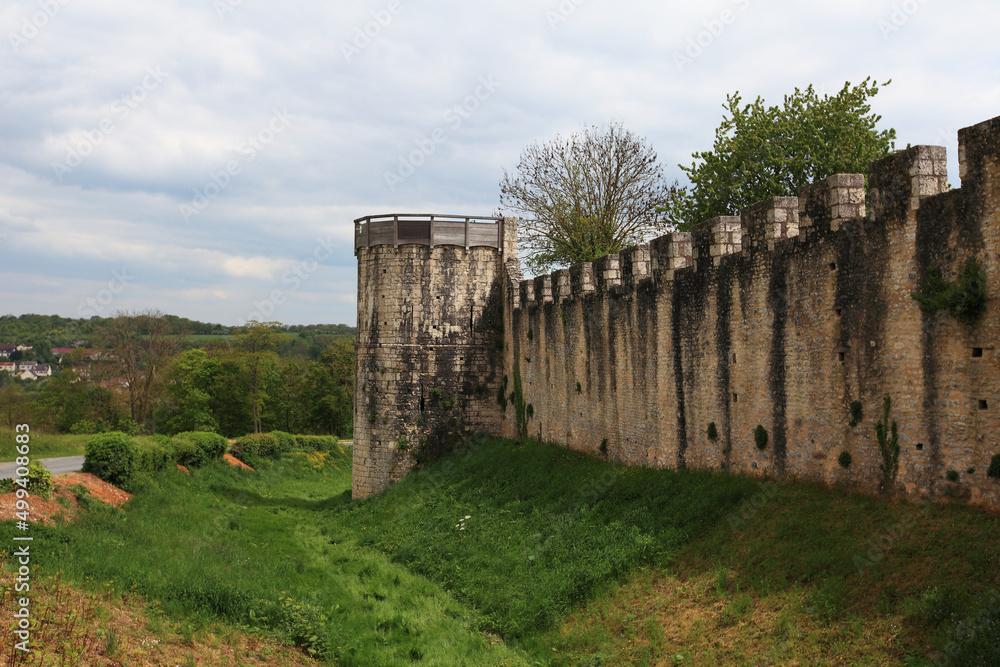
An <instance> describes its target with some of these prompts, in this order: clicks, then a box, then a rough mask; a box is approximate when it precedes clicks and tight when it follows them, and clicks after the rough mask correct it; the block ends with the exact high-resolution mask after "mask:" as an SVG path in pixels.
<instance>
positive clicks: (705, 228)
mask: <svg viewBox="0 0 1000 667" xmlns="http://www.w3.org/2000/svg"><path fill="white" fill-rule="evenodd" d="M959 146H960V155H959V159H960V165H961V171H962V177H963V180H962V187H961V189H959V190H949V185H948V175H947V170H946V155H945V150H944V149H943V148H941V147H938V146H914V147H911V148H908V149H906V150H903V151H899V152H897V153H894V154H892V155H889V156H887V157H885V158H882V159H880V160H877V161H876V162H873V163H872V164H871V165H870V167H869V170H868V174H867V177H866V176H865V175H862V174H835V175H833V176H830V177H828V178H824V179H822V180H819V181H817V182H815V183H812V184H810V185H807V186H805V187H803V188H801V189H800V190H799V192H798V196H795V197H773V198H770V199H767V200H765V201H761V202H757V203H755V204H753V205H751V206H748V207H746V208H745V209H743V210H742V211H740V212H739V215H738V216H736V215H730V216H720V217H716V218H713V219H711V220H706V221H703V222H701V223H699V224H697V225H694V226H693V227H692V229H691V230H690V231H687V232H672V233H668V234H665V235H663V236H660V237H658V238H655V239H652V240H651V241H650V242H649V243H648V244H642V245H638V246H633V247H630V248H626V249H624V250H622V251H621V253H619V254H612V255H607V256H604V257H600V258H598V259H595V260H594V261H593V262H584V263H580V264H575V265H573V266H570V267H568V268H566V269H560V270H558V271H554V272H552V273H551V274H546V275H542V276H537V277H535V278H532V279H530V280H522V281H521V282H520V284H519V288H520V289H519V290H518V293H517V294H514V295H510V296H511V297H512V298H509V300H508V302H507V303H508V306H509V307H510V308H511V313H510V315H509V317H508V318H507V325H506V326H507V328H508V330H507V332H506V335H505V346H507V347H510V348H512V349H511V350H509V351H508V352H507V353H506V355H505V358H506V359H507V364H508V367H507V368H506V369H505V372H506V373H508V374H509V373H512V372H513V368H512V366H511V364H513V363H514V362H515V361H516V360H520V361H519V364H520V371H519V372H520V373H521V375H522V377H523V380H524V386H525V400H526V401H527V402H530V403H532V404H533V414H534V417H533V418H532V420H531V421H532V424H531V425H529V428H528V432H530V433H541V435H542V437H543V438H545V439H548V440H554V441H556V442H560V443H563V444H565V445H567V446H569V447H573V448H577V449H583V450H587V451H596V450H597V449H598V448H599V447H600V445H601V443H602V442H603V443H605V447H606V449H607V451H608V452H609V456H611V457H612V458H616V459H619V460H622V461H624V462H626V463H629V464H641V465H666V466H677V467H684V466H697V467H720V466H721V467H723V468H730V469H734V470H741V471H744V472H747V473H750V474H767V475H784V474H792V475H795V476H800V477H805V478H815V479H822V480H826V481H831V482H842V483H847V484H851V485H855V486H858V487H860V488H866V489H869V490H875V489H876V488H877V487H878V484H879V479H880V477H879V475H880V473H879V469H880V468H879V466H880V459H879V456H880V455H879V453H878V447H877V443H876V442H875V439H874V427H873V424H874V417H873V416H874V415H877V414H878V413H879V411H880V409H881V403H882V398H883V397H884V396H885V395H886V394H888V395H889V396H890V397H891V398H892V401H893V418H894V419H895V420H896V421H897V422H898V423H899V424H900V439H901V442H902V443H903V444H902V450H903V451H902V453H901V456H900V461H901V463H900V473H899V477H898V479H897V483H898V484H899V486H900V488H901V489H903V490H905V491H906V493H908V494H910V495H913V496H918V497H919V496H925V495H931V496H936V495H941V494H945V493H947V494H951V495H956V494H957V495H959V496H962V495H963V494H964V496H965V497H967V498H968V499H969V500H971V501H973V502H981V503H984V504H988V505H992V506H1000V481H997V480H991V479H987V478H986V477H984V476H983V475H982V474H981V473H978V474H977V473H975V472H968V471H977V470H978V471H981V470H983V469H985V468H986V467H987V466H988V465H989V462H990V459H991V457H992V456H993V455H994V454H1000V441H997V440H996V438H995V434H996V433H998V432H1000V353H998V352H997V350H998V347H1000V340H995V339H996V338H997V337H998V336H1000V334H998V333H997V332H998V331H1000V308H998V307H997V305H998V298H997V297H998V293H1000V290H998V288H997V286H998V285H1000V262H998V261H997V258H998V257H1000V118H997V119H993V120H991V121H987V122H986V123H981V124H979V125H977V126H975V127H973V128H966V129H963V130H962V131H960V133H959ZM866 181H867V185H868V190H867V196H866ZM866 200H867V202H868V205H869V206H870V209H866ZM973 258H974V259H977V260H978V261H979V263H980V266H981V267H982V268H983V271H984V272H985V274H986V276H987V294H988V301H987V303H988V306H987V310H986V314H985V315H984V316H983V317H982V318H981V320H980V321H979V322H977V323H976V324H975V325H974V326H969V325H964V324H960V323H958V322H956V321H955V320H954V319H953V318H951V317H949V316H948V315H946V314H943V313H938V314H936V315H927V314H925V313H922V312H921V311H920V309H919V307H918V305H917V303H916V301H914V300H913V298H912V297H911V295H912V294H913V293H914V292H916V291H918V290H919V289H920V286H921V283H922V281H923V277H924V276H926V275H927V272H928V271H929V270H930V269H931V268H937V269H940V271H941V275H942V276H945V277H946V278H949V279H955V278H956V277H957V276H958V275H959V273H960V272H961V270H962V267H964V265H965V263H966V262H967V261H968V260H970V259H973ZM549 303H555V304H557V305H559V306H560V313H559V317H557V318H553V317H552V311H551V310H550V309H547V308H543V307H542V306H544V305H546V304H549ZM528 331H533V332H534V336H527V335H526V333H527V332H528ZM984 359H985V360H986V361H983V360H984ZM854 402H859V403H861V404H862V406H863V410H864V412H865V414H866V415H868V417H867V419H866V420H863V421H862V423H861V425H860V426H859V425H853V426H852V425H851V424H850V422H851V421H852V419H851V416H850V406H851V405H852V404H853V403H854ZM855 421H856V420H855ZM709 423H713V424H715V425H716V428H715V430H714V431H713V432H716V433H718V436H717V439H716V440H711V439H709V438H708V436H707V435H706V433H707V425H708V424H709ZM512 426H513V425H512V424H511V420H507V421H505V422H504V433H505V434H507V435H513V432H511V431H510V429H511V428H512ZM757 426H762V427H763V428H764V429H765V430H766V431H767V432H768V434H769V441H768V444H767V445H766V447H765V448H764V449H763V450H762V449H759V448H758V447H757V446H756V444H755V442H754V437H753V432H754V430H755V429H756V427H757ZM536 429H537V430H536ZM842 452H848V453H850V454H851V455H852V460H853V462H852V463H851V464H849V466H848V467H844V466H842V465H841V464H839V463H837V461H838V459H839V458H841V457H840V454H841V453H842ZM948 470H952V471H958V472H959V478H960V481H959V482H949V481H947V480H945V474H944V473H945V472H947V471H948ZM952 476H953V475H952Z"/></svg>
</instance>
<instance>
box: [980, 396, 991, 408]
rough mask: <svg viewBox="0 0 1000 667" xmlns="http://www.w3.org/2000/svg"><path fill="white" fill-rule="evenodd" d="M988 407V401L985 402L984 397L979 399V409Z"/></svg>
mask: <svg viewBox="0 0 1000 667" xmlns="http://www.w3.org/2000/svg"><path fill="white" fill-rule="evenodd" d="M989 407H990V404H989V402H987V400H986V399H985V398H981V399H979V409H980V410H988V409H989Z"/></svg>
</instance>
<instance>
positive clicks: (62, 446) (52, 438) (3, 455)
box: [0, 429, 146, 461]
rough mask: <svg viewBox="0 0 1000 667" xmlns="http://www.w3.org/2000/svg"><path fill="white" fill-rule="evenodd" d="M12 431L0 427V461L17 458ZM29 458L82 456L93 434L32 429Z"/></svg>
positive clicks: (142, 437) (138, 438) (139, 438)
mask: <svg viewBox="0 0 1000 667" xmlns="http://www.w3.org/2000/svg"><path fill="white" fill-rule="evenodd" d="M14 435H15V434H14V432H13V431H11V430H9V429H0V461H13V460H14V459H16V458H17V451H16V450H15V446H16V442H15V440H14ZM30 435H31V440H30V445H31V458H32V460H37V459H48V458H55V457H57V456H83V455H84V450H85V448H86V446H87V441H88V440H90V439H91V438H93V437H94V436H93V434H86V433H83V434H80V435H64V434H55V435H53V434H50V433H40V432H38V431H34V432H32V433H31V434H30ZM145 438H146V436H141V435H140V436H136V437H135V439H136V440H139V441H141V440H143V439H145Z"/></svg>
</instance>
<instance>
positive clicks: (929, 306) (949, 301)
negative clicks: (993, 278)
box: [912, 258, 986, 324]
mask: <svg viewBox="0 0 1000 667" xmlns="http://www.w3.org/2000/svg"><path fill="white" fill-rule="evenodd" d="M912 296H913V298H914V299H915V300H916V302H917V303H919V304H920V310H922V311H923V312H925V313H927V314H928V315H932V314H934V313H936V312H937V311H939V310H947V311H948V313H949V314H950V315H951V316H952V317H954V318H955V319H956V320H958V321H959V322H961V323H962V324H973V323H974V322H975V321H976V320H977V319H979V316H980V315H982V313H983V311H984V310H986V273H985V272H984V271H983V269H982V267H980V266H979V262H977V261H976V260H975V259H974V258H973V259H970V260H969V261H968V262H966V264H965V268H964V269H963V270H962V273H961V275H960V276H959V277H958V280H957V281H955V282H951V281H948V280H945V279H944V278H942V277H941V269H940V267H936V266H932V267H930V268H928V269H927V273H926V275H925V276H924V279H923V280H922V281H921V283H920V291H919V292H914V293H913V295H912Z"/></svg>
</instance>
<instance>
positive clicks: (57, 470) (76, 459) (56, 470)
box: [0, 456, 83, 478]
mask: <svg viewBox="0 0 1000 667" xmlns="http://www.w3.org/2000/svg"><path fill="white" fill-rule="evenodd" d="M40 460H41V462H42V465H43V466H45V467H46V468H48V470H49V472H51V473H52V474H53V475H65V474H66V473H68V472H80V469H81V468H83V457H82V456H60V457H58V458H54V459H40ZM16 469H17V464H16V463H14V462H13V461H8V462H6V463H0V478H5V477H13V476H14V471H15V470H16Z"/></svg>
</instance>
